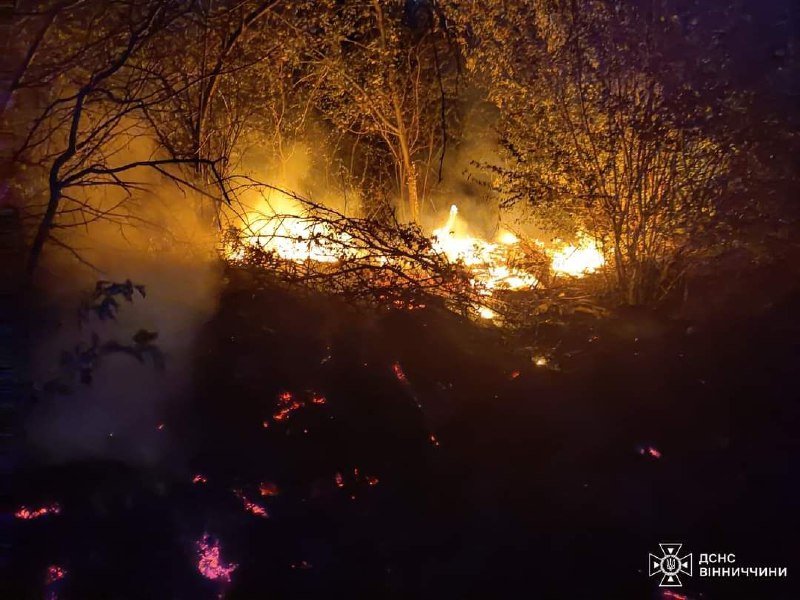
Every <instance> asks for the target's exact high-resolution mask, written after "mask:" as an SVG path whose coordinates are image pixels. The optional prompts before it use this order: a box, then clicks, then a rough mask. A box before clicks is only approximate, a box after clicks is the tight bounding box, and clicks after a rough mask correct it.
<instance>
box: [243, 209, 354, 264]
mask: <svg viewBox="0 0 800 600" xmlns="http://www.w3.org/2000/svg"><path fill="white" fill-rule="evenodd" d="M244 232H245V236H244V238H243V241H244V242H245V244H248V245H251V246H260V247H262V248H264V249H265V250H271V251H273V252H275V254H277V255H278V256H280V257H281V258H283V259H285V260H291V261H295V262H304V261H307V260H312V261H315V262H321V263H335V262H338V261H339V259H340V258H341V256H342V253H343V252H344V251H345V250H346V247H347V242H348V241H349V240H350V237H349V236H348V235H347V234H345V233H337V232H333V231H331V229H330V227H328V226H327V225H326V224H325V223H320V222H315V221H313V220H311V219H305V218H303V217H298V216H293V215H280V216H276V215H272V216H265V215H262V214H259V213H248V214H247V215H246V216H245V226H244Z"/></svg>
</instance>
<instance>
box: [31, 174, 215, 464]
mask: <svg viewBox="0 0 800 600" xmlns="http://www.w3.org/2000/svg"><path fill="white" fill-rule="evenodd" d="M137 180H138V181H140V182H143V183H145V184H146V185H144V187H143V188H142V191H138V192H136V193H135V194H134V196H133V197H132V198H130V199H129V200H128V201H127V202H126V203H125V205H124V206H125V211H126V213H125V218H124V224H121V223H120V222H113V221H116V220H112V221H107V220H101V221H97V222H95V223H92V224H90V225H88V226H87V227H85V228H84V227H75V228H70V229H67V230H63V231H65V232H66V233H63V232H60V235H61V237H60V238H59V239H60V240H61V241H62V242H64V243H65V244H67V245H68V246H69V247H70V248H72V249H74V250H75V252H77V253H78V255H79V257H80V260H78V259H77V258H76V257H75V256H74V255H73V253H72V252H68V251H66V250H64V249H62V248H60V247H58V246H55V245H52V244H50V245H48V246H47V248H46V253H45V255H44V262H43V264H42V266H41V269H40V274H39V281H38V287H39V289H41V290H43V295H44V296H45V299H44V301H43V304H44V305H43V306H42V307H41V310H40V311H39V312H38V315H39V316H40V324H39V326H38V327H37V330H38V331H36V332H35V335H34V348H33V354H34V361H33V378H34V382H35V386H36V388H37V389H38V393H37V402H36V404H35V406H34V408H33V410H32V413H31V414H30V416H29V419H28V420H27V434H28V439H29V440H30V442H31V443H32V445H33V446H34V447H35V449H36V450H37V451H38V453H39V454H40V455H41V456H42V457H43V458H44V459H46V460H53V461H69V460H72V459H85V458H93V457H94V458H97V457H102V458H114V459H121V460H125V461H129V462H136V463H144V464H152V463H154V462H156V461H158V460H160V459H161V458H162V457H163V456H164V455H165V454H166V452H167V451H168V450H169V449H170V435H171V434H170V423H169V421H168V420H167V415H168V413H169V412H170V407H172V406H174V403H176V402H177V403H180V402H184V401H186V396H187V393H188V391H189V389H190V383H191V372H190V371H191V365H192V357H193V353H194V352H195V351H196V350H195V348H196V340H197V337H198V334H199V332H200V329H201V328H202V326H203V324H204V323H205V322H207V321H208V320H209V319H210V318H211V317H212V316H213V314H214V312H215V310H216V308H217V304H218V296H219V292H220V287H221V279H222V266H221V263H220V261H219V259H218V257H217V255H216V253H215V245H216V243H217V235H218V232H217V231H216V229H215V228H214V226H213V225H212V220H211V219H210V218H209V217H207V216H203V213H204V212H205V213H209V211H208V209H207V206H206V210H205V211H204V210H201V209H200V207H201V205H203V204H206V205H207V203H208V202H207V200H205V199H202V198H200V197H198V196H199V195H188V194H185V193H183V192H181V191H180V190H178V189H177V188H176V187H175V186H174V185H172V184H168V183H166V182H165V181H164V180H163V179H160V178H158V177H156V176H154V175H153V174H151V173H145V172H142V173H137ZM99 194H100V193H99V192H93V197H92V198H90V199H89V200H90V201H92V202H93V203H94V204H95V205H99V204H102V203H103V202H108V201H114V200H117V198H114V197H113V196H114V194H110V196H111V197H100V195H99ZM89 264H91V265H92V266H91V267H90V266H88V265H89ZM127 279H130V280H132V281H133V282H134V283H137V284H143V285H144V286H146V298H141V297H139V296H138V294H136V295H135V296H134V299H133V302H126V301H125V300H123V299H122V298H121V297H118V300H119V303H120V307H119V311H118V315H117V318H116V319H115V320H104V321H101V320H100V319H99V318H98V317H97V315H94V314H90V315H89V316H88V317H87V318H86V319H84V320H80V319H79V318H78V309H79V307H80V306H81V303H82V302H84V301H86V299H87V296H88V295H90V293H91V291H92V290H93V289H94V286H95V283H96V282H97V281H98V280H108V281H116V282H123V281H125V280H127ZM141 329H146V330H148V331H154V332H157V333H158V338H157V339H156V341H155V343H156V344H157V345H158V347H159V348H160V350H161V351H162V352H163V354H164V357H165V365H166V368H165V369H163V370H159V369H157V368H156V367H155V366H154V364H153V361H152V360H150V358H149V357H145V359H144V363H140V362H139V361H138V360H136V358H135V357H133V356H130V355H128V354H125V353H112V354H107V355H104V356H102V357H101V358H100V359H99V360H98V362H97V364H96V367H95V368H94V369H93V381H92V382H91V384H88V385H87V384H84V383H81V382H80V381H78V380H77V379H76V378H75V377H70V376H68V375H69V372H68V371H69V370H66V371H65V369H64V368H63V367H62V366H61V365H60V363H61V355H62V353H63V352H65V351H66V352H72V351H74V349H75V348H76V346H77V345H78V344H80V343H83V344H84V346H86V345H87V344H89V343H90V340H91V336H92V334H93V333H94V334H97V336H98V337H99V338H100V340H101V342H106V341H110V340H114V341H116V342H119V343H120V344H131V343H132V342H131V338H132V336H133V335H134V334H135V333H136V332H137V331H139V330H141ZM65 372H66V373H67V374H66V375H65ZM72 375H74V373H72ZM62 380H63V381H66V382H68V384H69V385H70V387H71V389H72V391H71V393H67V394H63V393H53V392H50V391H45V390H44V388H45V387H47V386H46V384H47V383H48V382H50V383H52V382H53V381H62ZM50 387H52V385H51V386H50ZM161 424H163V426H162V427H161V428H159V425H161Z"/></svg>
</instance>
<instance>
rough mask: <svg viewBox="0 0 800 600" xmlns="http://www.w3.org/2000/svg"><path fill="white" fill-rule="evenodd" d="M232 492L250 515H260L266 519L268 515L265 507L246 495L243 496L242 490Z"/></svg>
mask: <svg viewBox="0 0 800 600" xmlns="http://www.w3.org/2000/svg"><path fill="white" fill-rule="evenodd" d="M233 494H234V495H235V496H236V497H237V498H238V499H239V500H241V502H242V506H244V509H245V510H246V511H247V512H249V513H250V514H251V515H255V516H256V517H261V518H262V519H266V518H268V517H269V513H268V512H267V509H266V508H264V507H263V506H261V505H260V504H257V503H256V502H253V501H252V500H250V499H249V498H248V497H247V496H245V494H244V492H243V491H242V490H233Z"/></svg>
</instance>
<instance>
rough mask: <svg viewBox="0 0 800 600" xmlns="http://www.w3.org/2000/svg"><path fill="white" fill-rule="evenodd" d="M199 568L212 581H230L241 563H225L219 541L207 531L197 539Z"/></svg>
mask: <svg viewBox="0 0 800 600" xmlns="http://www.w3.org/2000/svg"><path fill="white" fill-rule="evenodd" d="M196 545H197V554H198V561H197V570H198V571H200V574H201V575H202V576H203V577H205V578H206V579H211V580H212V581H224V582H226V583H227V582H230V580H231V573H233V572H234V571H235V570H236V569H237V568H239V565H237V564H236V563H227V564H226V563H225V562H224V561H223V560H222V556H221V550H220V547H219V542H218V541H217V540H212V539H211V536H209V535H208V534H207V533H204V534H203V537H202V538H200V540H198V541H197V544H196Z"/></svg>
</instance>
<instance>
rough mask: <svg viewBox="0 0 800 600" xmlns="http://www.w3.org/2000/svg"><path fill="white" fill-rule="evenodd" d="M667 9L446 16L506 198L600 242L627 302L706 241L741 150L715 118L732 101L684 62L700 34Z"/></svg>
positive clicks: (546, 4)
mask: <svg viewBox="0 0 800 600" xmlns="http://www.w3.org/2000/svg"><path fill="white" fill-rule="evenodd" d="M669 5H670V3H669V2H665V3H662V4H658V3H654V4H652V5H648V6H649V7H648V8H642V9H638V8H636V6H635V5H630V4H627V3H622V2H605V1H598V2H590V3H582V4H580V6H579V5H578V3H577V2H574V1H572V0H531V1H528V2H519V3H513V4H512V3H501V2H490V3H486V4H485V5H482V8H481V10H482V14H481V18H480V19H477V18H472V17H474V15H470V14H469V13H466V14H465V13H463V12H460V11H457V10H451V12H450V14H451V16H452V18H453V19H454V20H455V21H456V22H459V23H460V25H461V29H462V32H463V35H464V38H463V39H464V42H465V43H464V48H465V52H467V53H468V54H469V57H468V60H467V64H468V66H469V67H470V68H471V70H472V72H473V73H475V74H476V76H478V77H480V78H481V81H482V82H484V84H485V85H486V86H487V89H488V93H489V97H490V98H491V99H492V100H493V101H494V102H495V103H496V104H497V106H498V107H500V109H501V115H502V116H501V122H500V130H501V135H502V142H503V145H504V148H505V150H506V156H507V159H508V162H507V165H506V166H504V167H495V169H494V171H495V174H496V175H497V181H498V184H499V187H500V188H501V189H502V191H504V192H505V193H506V200H507V202H509V203H511V202H516V201H518V200H522V201H526V202H530V203H532V205H533V206H535V207H536V214H537V215H538V216H539V217H540V218H541V219H543V220H545V221H549V222H550V223H551V224H555V225H556V227H557V228H560V229H561V231H562V232H563V230H564V229H565V228H566V227H567V225H565V224H566V223H569V224H570V225H569V227H573V228H577V229H578V230H582V231H584V232H587V233H588V234H589V235H591V236H593V237H595V238H596V239H598V240H599V241H600V242H601V243H602V244H603V245H604V247H605V248H606V250H607V253H608V254H609V256H610V257H611V258H613V266H614V281H615V284H616V287H617V289H618V290H619V292H620V294H621V296H622V298H623V299H624V300H625V301H627V302H630V303H640V302H649V301H653V300H657V299H658V298H661V297H663V296H664V294H666V293H667V292H668V291H669V290H670V289H671V288H672V286H673V285H674V283H675V282H676V281H677V280H678V279H679V278H680V276H681V275H682V273H683V272H684V270H685V268H686V266H687V265H688V264H690V262H689V261H688V260H687V259H688V257H689V256H690V255H692V254H694V253H696V252H697V251H698V250H699V249H701V248H702V247H703V246H704V243H705V242H707V241H708V240H709V237H708V235H707V234H708V232H709V231H710V230H711V229H712V228H713V227H714V225H715V223H716V222H717V221H718V209H719V202H720V201H721V199H722V198H723V197H724V191H725V188H726V185H727V183H728V181H729V179H730V178H729V174H730V172H731V165H732V161H733V159H734V157H735V155H736V152H737V150H736V148H735V147H734V144H733V143H731V140H730V138H729V137H728V136H726V135H725V133H726V132H724V131H721V129H720V128H718V127H716V125H717V122H718V121H719V116H720V114H721V113H723V112H726V113H730V111H731V110H735V109H736V108H738V105H739V104H740V100H742V99H741V97H739V96H737V95H735V94H730V93H729V92H723V90H721V89H718V88H719V87H721V86H717V87H716V88H714V89H712V87H713V85H712V83H709V78H708V77H705V78H704V75H705V74H704V73H703V72H702V70H701V69H700V68H699V67H698V66H697V65H695V64H694V63H693V62H692V61H693V60H695V59H696V57H697V56H698V54H699V53H697V54H692V53H691V48H692V44H693V43H696V42H699V41H700V40H699V36H698V35H697V34H695V35H694V37H692V36H690V35H689V34H688V33H687V31H686V28H685V27H684V26H683V24H682V23H681V20H680V18H679V17H677V16H675V13H673V12H672V11H671V10H669ZM451 9H452V7H451ZM467 36H472V38H471V43H468V40H467ZM703 43H704V44H705V52H706V56H707V57H708V58H707V62H710V61H711V59H712V58H717V56H716V55H715V54H714V44H715V38H714V37H713V36H712V37H710V38H706V39H705V40H703ZM695 49H696V48H695ZM665 65H668V68H667V67H666V66H665ZM700 66H701V67H702V66H704V65H700ZM705 68H708V66H707V65H706V66H705ZM717 68H720V65H719V64H717ZM717 81H719V82H721V79H720V80H717Z"/></svg>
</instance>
